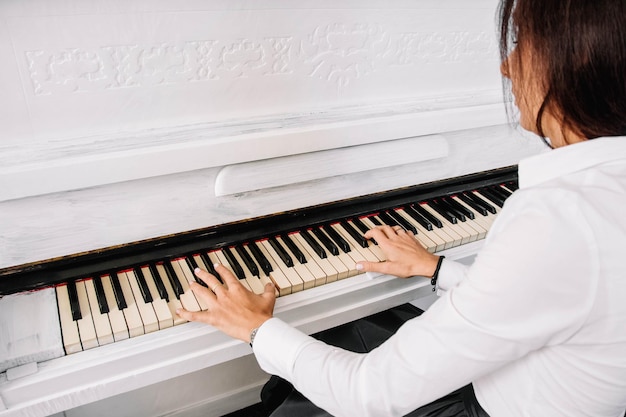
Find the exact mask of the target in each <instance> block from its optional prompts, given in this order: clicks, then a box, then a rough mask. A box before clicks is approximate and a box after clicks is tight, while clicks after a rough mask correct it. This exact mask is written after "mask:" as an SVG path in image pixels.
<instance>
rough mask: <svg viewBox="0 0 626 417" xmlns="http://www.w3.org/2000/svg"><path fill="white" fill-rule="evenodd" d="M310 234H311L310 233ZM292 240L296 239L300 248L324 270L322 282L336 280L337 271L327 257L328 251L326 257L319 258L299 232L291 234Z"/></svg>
mask: <svg viewBox="0 0 626 417" xmlns="http://www.w3.org/2000/svg"><path fill="white" fill-rule="evenodd" d="M311 236H313V235H312V234H311ZM292 237H293V238H294V240H297V241H298V244H299V245H300V247H301V248H302V249H301V250H302V251H303V252H304V251H306V253H307V254H308V256H309V257H310V258H311V259H312V260H314V261H315V263H316V264H317V265H318V266H319V267H320V268H321V269H322V270H323V271H324V275H325V278H324V284H326V283H329V282H333V281H337V278H338V277H339V273H338V272H337V270H336V269H335V268H334V267H333V264H332V263H331V262H330V260H329V259H328V252H327V253H326V258H320V257H319V255H318V254H317V253H316V252H315V250H314V249H313V248H312V247H311V246H310V245H309V244H308V243H307V241H306V240H305V239H304V238H303V237H302V235H301V234H300V233H294V234H293V235H292Z"/></svg>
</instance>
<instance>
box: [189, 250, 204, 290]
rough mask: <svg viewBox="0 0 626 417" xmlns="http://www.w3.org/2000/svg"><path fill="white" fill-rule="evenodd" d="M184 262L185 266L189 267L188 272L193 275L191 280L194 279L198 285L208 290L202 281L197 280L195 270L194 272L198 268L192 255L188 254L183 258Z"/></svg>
mask: <svg viewBox="0 0 626 417" xmlns="http://www.w3.org/2000/svg"><path fill="white" fill-rule="evenodd" d="M185 262H187V266H188V267H189V270H190V271H191V273H192V274H193V279H195V280H196V282H197V283H198V284H200V285H202V286H203V287H204V288H209V287H208V286H207V284H206V282H204V281H202V280H201V279H200V278H198V277H197V276H196V273H195V270H196V268H198V263H197V262H196V260H195V259H194V258H193V254H189V255H187V256H185Z"/></svg>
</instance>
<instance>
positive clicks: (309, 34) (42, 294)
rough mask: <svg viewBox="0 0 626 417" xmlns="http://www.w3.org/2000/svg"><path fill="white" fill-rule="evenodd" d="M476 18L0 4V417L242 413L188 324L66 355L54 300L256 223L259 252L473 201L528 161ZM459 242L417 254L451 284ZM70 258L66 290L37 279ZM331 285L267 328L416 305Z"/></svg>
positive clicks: (233, 356) (485, 4)
mask: <svg viewBox="0 0 626 417" xmlns="http://www.w3.org/2000/svg"><path fill="white" fill-rule="evenodd" d="M496 4H497V1H496V0H474V1H472V2H467V1H465V0H436V1H435V0H415V1H404V0H392V1H389V0H385V1H383V0H365V1H364V0H359V1H357V0H347V1H343V2H340V3H338V2H332V1H321V0H316V1H308V0H306V1H300V2H297V3H295V2H287V1H283V0H267V1H263V2H248V1H244V0H231V1H208V2H207V1H197V0H182V1H178V2H174V3H172V2H162V1H158V0H137V1H133V2H108V1H104V0H80V1H78V0H65V1H61V0H32V1H29V2H17V1H5V2H2V3H0V17H1V19H0V56H1V57H2V62H3V63H4V64H3V66H2V68H0V91H3V94H2V96H1V97H0V114H2V115H3V117H2V123H0V297H1V298H0V417H9V416H11V417H13V416H47V415H53V416H67V417H70V416H72V417H74V416H76V417H78V416H90V417H91V416H110V415H115V416H162V415H168V416H180V417H183V416H198V415H203V416H221V415H223V414H226V413H228V412H231V411H234V410H237V409H240V408H243V407H245V406H247V405H250V404H252V403H255V402H257V401H258V400H259V392H260V388H261V387H262V385H263V384H264V383H265V381H266V380H267V378H268V375H266V374H264V373H263V372H262V371H261V370H260V369H259V368H258V366H257V365H256V363H255V360H254V357H253V356H252V355H251V350H250V348H249V347H248V346H247V345H246V344H244V343H241V342H238V341H235V340H232V339H230V338H228V337H226V336H224V335H223V334H221V333H219V332H218V331H216V330H215V329H213V328H211V327H209V326H204V325H199V324H197V323H182V324H177V325H171V326H166V325H162V326H161V327H163V328H162V329H159V330H155V331H151V332H148V333H146V334H143V335H139V336H136V337H129V338H127V339H125V340H119V341H115V342H113V343H108V344H105V343H104V342H103V341H99V340H98V339H97V338H96V340H95V345H99V344H102V346H94V347H91V345H92V343H91V342H93V340H91V341H90V342H89V343H87V341H86V340H83V341H81V342H80V343H79V344H78V346H79V348H77V349H76V350H79V351H78V352H76V353H71V354H66V350H67V347H66V346H65V345H66V344H67V343H66V342H67V339H68V336H67V335H66V334H63V333H62V331H61V324H60V320H59V315H63V314H64V313H63V312H59V309H58V307H57V292H58V289H57V288H55V285H58V284H62V285H60V287H65V286H66V283H65V281H63V280H62V279H61V278H63V276H64V275H63V274H66V275H67V277H69V278H71V279H70V280H69V281H72V282H73V280H74V279H78V283H79V286H80V285H82V284H83V283H86V282H91V281H90V280H89V279H88V280H86V281H84V280H85V279H87V278H93V277H95V276H97V275H98V276H99V275H100V274H101V273H104V272H107V273H111V274H117V273H118V272H120V273H121V271H123V270H124V268H127V267H130V266H132V265H135V263H134V261H133V262H131V260H130V258H125V256H126V255H121V256H122V258H123V259H122V260H120V263H119V264H118V265H114V264H115V256H114V255H111V253H113V254H125V253H126V248H134V249H133V250H134V255H133V256H135V255H137V256H139V257H140V258H141V257H142V256H143V257H144V258H145V259H144V258H142V259H141V261H137V262H140V263H143V262H144V261H145V262H146V263H148V262H157V263H158V262H161V261H162V262H173V261H172V260H173V259H178V258H176V256H179V255H180V256H183V255H187V256H191V257H195V258H197V259H201V258H200V257H199V254H200V252H202V248H205V249H208V248H207V247H206V246H203V245H204V243H203V242H205V241H206V242H209V241H210V245H209V246H211V248H212V250H213V249H215V250H221V249H222V248H228V247H230V246H231V245H235V244H241V243H242V242H244V243H245V245H248V244H249V243H250V242H247V241H246V236H247V234H248V233H249V234H250V237H249V239H251V241H255V239H260V238H261V237H263V236H264V235H263V234H262V233H261V232H260V231H259V230H260V229H259V228H258V227H260V226H258V224H259V223H258V222H261V223H262V222H264V221H269V222H272V219H274V220H275V221H273V224H274V225H275V226H274V227H275V228H276V229H275V230H274V229H272V230H269V229H268V230H266V236H265V237H271V236H273V235H275V234H276V233H283V232H290V231H293V230H296V226H295V223H294V225H293V228H291V229H290V225H289V221H290V220H289V219H290V218H291V217H298V216H299V219H300V220H298V222H300V223H298V227H297V229H298V230H302V229H306V227H307V225H306V219H308V218H309V217H310V218H311V221H312V223H311V226H312V227H317V226H318V225H319V224H321V223H323V222H326V223H329V222H330V223H333V222H331V221H330V219H331V217H332V215H331V214H328V213H327V214H324V215H323V216H322V215H320V216H321V217H316V216H318V214H317V213H318V212H320V211H322V212H323V211H324V210H327V209H328V208H329V207H331V208H334V207H335V206H338V207H340V210H339V214H337V217H336V219H337V221H338V220H340V219H346V218H350V219H352V217H353V216H355V218H360V216H365V217H368V216H369V217H372V216H375V215H377V213H378V212H377V210H382V211H385V210H387V211H389V210H392V211H395V210H396V209H400V208H402V209H404V208H405V207H408V205H410V204H412V203H411V202H410V201H406V202H402V203H399V202H398V201H399V200H397V198H396V196H399V195H404V194H407V193H409V194H410V193H415V195H416V196H417V197H415V198H417V200H415V201H414V202H416V203H419V202H422V201H426V200H429V199H433V198H439V195H441V196H445V198H447V199H452V198H457V195H458V194H462V193H463V191H464V189H462V188H461V187H462V186H461V185H459V184H460V183H459V182H458V181H456V180H454V181H453V179H456V178H459V177H461V178H462V180H461V183H462V182H463V181H465V182H468V181H469V182H470V183H471V184H470V185H468V186H469V187H470V190H469V192H473V191H472V190H476V189H477V187H480V186H481V181H482V178H492V177H494V175H495V174H494V172H495V173H500V171H501V169H505V171H506V167H514V166H515V165H516V164H517V162H518V161H519V160H520V158H523V157H525V156H529V155H532V154H535V153H537V152H541V151H542V149H543V145H542V144H541V143H540V141H538V140H537V139H536V138H534V137H530V136H528V135H525V134H523V133H522V132H520V131H519V130H518V129H516V128H515V127H514V126H509V125H508V123H507V118H506V115H505V111H504V105H503V103H502V98H501V97H502V93H501V91H502V90H501V84H500V76H499V72H498V62H499V61H498V60H499V58H498V51H497V41H496V39H495V26H494V21H495V20H494V13H495V8H496ZM509 171H510V172H509ZM509 171H506V172H505V176H506V178H509V179H510V175H511V174H510V173H511V172H513V173H514V168H513V169H512V170H509ZM483 173H484V174H483ZM507 175H508V176H507ZM513 175H514V174H513ZM493 181H496V182H498V181H499V180H497V179H496V180H493ZM507 181H508V180H507ZM482 185H484V184H482ZM438 187H442V188H438ZM446 187H447V188H446ZM450 187H451V188H450ZM503 187H504V188H507V185H506V184H505V185H503ZM511 188H512V186H511ZM394 190H395V191H394ZM437 190H441V191H439V192H440V193H441V194H437V192H438V191H437ZM477 192H478V191H477ZM478 193H479V192H478ZM479 194H480V193H479ZM368 196H369V197H368ZM379 198H382V199H383V200H384V201H389V204H391V202H395V204H393V205H391V206H380V207H378V206H376V204H377V203H372V201H375V202H376V201H379V200H378V199H379ZM398 198H399V197H398ZM385 199H387V200H385ZM394 199H395V200H394ZM361 201H363V202H364V203H363V204H364V207H366V206H367V204H370V205H371V207H370V206H367V207H366V208H363V210H359V209H358V207H359V204H360V202H361ZM365 201H369V203H365ZM337 202H339V203H337ZM350 204H351V205H355V206H356V207H357V208H356V209H354V210H356V211H355V212H354V213H356V214H353V213H350V214H348V211H347V210H348V209H347V208H345V206H346V205H350ZM372 204H373V205H372ZM466 205H467V204H466ZM468 207H469V208H471V207H470V206H468ZM361 211H362V212H361ZM294 213H295V214H294ZM298 213H299V214H298ZM303 213H304V214H303ZM292 214H293V216H292ZM281 216H282V217H281ZM324 216H325V217H324ZM490 216H491V217H490V218H493V217H494V216H495V215H493V214H490ZM369 217H368V221H369ZM259 219H260V220H259ZM276 219H278V220H276ZM302 219H304V220H302ZM409 220H410V219H409ZM350 221H352V220H350ZM468 222H469V220H468ZM459 223H461V222H460V221H459ZM333 224H334V223H333ZM281 225H283V226H281ZM483 227H485V228H486V229H488V227H487V226H485V224H483ZM225 230H230V231H231V232H232V231H233V230H234V231H235V232H236V233H235V234H236V238H232V237H231V238H232V239H234V240H233V241H232V242H231V241H228V239H229V237H226V236H232V234H228V235H227V234H226V232H223V231H225ZM420 230H421V229H420ZM222 233H224V236H225V237H224V238H223V241H220V236H222ZM426 235H427V233H421V234H420V233H418V238H420V236H426ZM483 235H484V233H483ZM181 236H182V238H181ZM207 236H209V237H210V238H209V237H207ZM180 239H182V242H183V243H180V242H181V240H180ZM203 239H204V240H203ZM206 239H208V240H206ZM433 239H434V238H433ZM465 240H467V241H468V242H466V241H465ZM465 240H464V241H463V242H461V241H460V240H458V239H457V241H456V243H454V244H448V245H447V246H445V248H444V246H441V245H439V246H438V247H437V248H435V247H434V246H433V250H436V251H438V252H441V253H444V254H446V255H447V256H448V257H450V258H454V259H460V260H463V261H464V262H471V261H472V258H473V256H474V255H475V254H476V252H477V251H478V250H479V249H480V246H481V244H482V235H481V236H480V237H478V236H474V237H473V238H471V239H469V238H468V239H465ZM194 241H199V242H200V243H193V242H194ZM431 241H433V240H432V239H431ZM138 242H139V243H138ZM171 242H178V243H171ZM170 243H171V245H172V246H168V245H170ZM318 243H322V242H318ZM299 244H301V246H300V248H301V249H306V247H305V246H306V245H305V244H304V243H302V242H300V243H299ZM435 244H436V242H435ZM176 245H179V246H176ZM370 246H372V244H371V243H370ZM143 247H145V248H150V250H151V251H152V250H154V251H156V253H159V254H162V255H163V258H162V259H161V258H158V256H157V255H154V256H153V255H146V254H142V253H139V254H137V253H136V252H138V250H136V249H137V248H143ZM170 247H172V248H174V249H169V248H170ZM247 247H249V246H247ZM164 248H165V249H164ZM177 250H178V251H180V253H178V252H176V251H177ZM372 250H373V249H372ZM139 252H141V251H139ZM146 252H148V251H147V250H146ZM205 252H207V251H206V250H205ZM174 255H176V256H174ZM194 255H197V256H194ZM307 256H309V255H307ZM311 256H313V255H311ZM101 258H102V259H106V260H105V261H103V260H101ZM76 259H79V260H81V259H82V260H83V261H82V264H83V265H82V267H84V268H86V269H85V270H82V272H76V273H75V274H74V276H72V274H71V271H70V272H67V271H65V272H63V273H57V272H58V270H57V269H54V268H53V269H52V270H51V269H46V265H64V264H69V265H71V262H73V261H74V260H76ZM85 259H86V260H93V262H94V265H89V262H86V261H84V260H85ZM133 259H134V258H133ZM159 259H160V260H159ZM177 262H178V261H177ZM181 262H182V261H181ZM85 263H87V265H84V264H85ZM131 264H132V265H131ZM112 265H113V266H112ZM90 267H91V268H92V271H91V272H89V268H90ZM105 267H106V268H105ZM275 267H276V268H279V266H278V265H275ZM69 269H70V270H71V269H72V267H71V266H70V267H69ZM105 269H107V270H106V271H105ZM38 271H42V272H41V273H39V272H38ZM50 271H52V272H50ZM85 271H87V272H85ZM92 275H93V276H92ZM349 275H351V276H350V277H345V278H344V277H342V278H343V279H338V280H332V281H333V282H328V283H325V280H323V281H324V282H321V281H320V282H317V281H316V282H315V283H313V284H311V285H307V284H304V285H302V286H301V288H296V287H295V286H294V287H293V288H292V287H289V288H286V287H285V290H284V291H283V293H281V296H280V297H279V298H278V300H277V303H276V310H275V312H276V315H277V316H279V317H281V318H282V319H284V320H286V321H287V322H289V323H292V324H293V325H294V326H296V327H298V328H300V329H302V330H303V331H305V332H308V333H314V332H317V331H320V330H323V329H326V328H329V327H333V326H336V325H339V324H342V323H345V322H348V321H351V320H354V319H356V318H359V317H363V316H366V315H369V314H372V313H375V312H378V311H382V310H384V309H387V308H390V307H392V306H395V305H399V304H402V303H406V302H414V303H416V304H417V305H423V306H427V305H428V304H429V303H430V302H431V301H432V299H433V297H434V296H433V293H432V290H431V286H430V283H429V282H428V280H427V279H424V278H417V277H416V278H413V279H409V280H398V279H395V278H393V277H388V276H378V277H372V276H367V275H365V274H361V275H354V274H352V273H350V274H349ZM94 281H95V280H94ZM304 281H306V280H304ZM328 281H331V280H330V279H329V280H328ZM318 284H319V285H318ZM87 285H88V284H85V286H87ZM309 286H310V287H312V288H305V287H309ZM41 287H46V288H41ZM88 296H89V294H88ZM155 298H156V297H155ZM90 301H93V297H92V299H91V300H90ZM109 301H112V300H111V299H109ZM140 302H141V301H140V299H139V297H137V303H140ZM129 303H130V304H132V301H130V300H129ZM84 307H85V306H84V305H83V306H81V308H84ZM94 312H95V310H94ZM70 315H71V314H70ZM87 317H88V316H87ZM171 324H173V323H171ZM157 327H158V326H157ZM146 328H147V326H146ZM144 330H145V329H144ZM85 333H86V332H85V331H83V334H82V336H84V334H85ZM64 346H65V347H64ZM83 348H84V350H82V349H83Z"/></svg>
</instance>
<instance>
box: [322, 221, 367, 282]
mask: <svg viewBox="0 0 626 417" xmlns="http://www.w3.org/2000/svg"><path fill="white" fill-rule="evenodd" d="M320 231H321V232H322V233H323V234H324V235H326V238H327V239H329V240H330V241H331V242H332V241H333V240H332V239H331V238H330V236H328V233H326V232H325V231H324V230H323V229H321V228H320ZM318 242H319V240H318ZM322 246H323V245H322ZM338 249H339V254H338V255H333V254H331V253H330V252H329V253H328V257H329V258H330V257H332V258H334V259H336V260H338V261H339V262H341V263H342V264H343V265H344V266H345V268H346V269H347V274H346V278H349V277H353V276H355V275H358V274H360V273H361V271H357V269H356V262H355V261H354V258H352V257H351V256H350V255H349V254H348V253H345V252H344V251H342V250H341V248H338ZM359 258H360V257H359Z"/></svg>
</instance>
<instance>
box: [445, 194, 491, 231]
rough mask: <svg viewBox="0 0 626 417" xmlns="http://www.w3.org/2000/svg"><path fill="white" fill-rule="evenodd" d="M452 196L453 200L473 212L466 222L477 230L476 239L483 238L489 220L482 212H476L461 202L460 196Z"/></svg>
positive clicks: (489, 223) (488, 225) (487, 229)
mask: <svg viewBox="0 0 626 417" xmlns="http://www.w3.org/2000/svg"><path fill="white" fill-rule="evenodd" d="M452 198H453V199H454V201H456V202H457V203H459V204H460V205H462V206H463V207H465V209H466V210H468V211H470V212H471V213H473V214H474V218H473V219H470V218H468V219H467V222H468V223H469V224H470V225H471V226H472V227H473V228H474V229H475V230H476V231H477V232H478V239H477V240H479V239H484V238H485V236H486V235H487V232H488V231H489V228H490V227H491V222H490V221H489V220H487V219H488V217H487V216H483V215H482V214H480V213H478V212H477V211H476V210H474V209H473V208H471V207H470V206H468V205H467V204H465V202H463V200H461V199H460V198H458V197H452Z"/></svg>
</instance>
